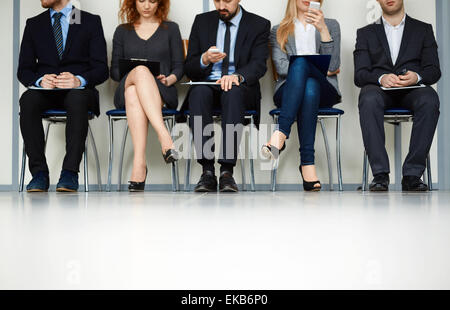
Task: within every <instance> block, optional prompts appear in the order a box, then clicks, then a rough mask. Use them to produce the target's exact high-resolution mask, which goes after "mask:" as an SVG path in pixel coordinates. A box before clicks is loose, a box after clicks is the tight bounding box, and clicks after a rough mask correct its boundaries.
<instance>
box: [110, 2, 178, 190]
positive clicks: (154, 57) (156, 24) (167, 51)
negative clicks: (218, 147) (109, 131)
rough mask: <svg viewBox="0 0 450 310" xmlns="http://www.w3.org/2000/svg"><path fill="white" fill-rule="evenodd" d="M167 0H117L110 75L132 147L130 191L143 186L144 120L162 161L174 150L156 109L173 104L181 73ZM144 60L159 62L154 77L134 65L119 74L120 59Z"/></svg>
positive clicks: (173, 157)
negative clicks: (118, 22) (155, 139)
mask: <svg viewBox="0 0 450 310" xmlns="http://www.w3.org/2000/svg"><path fill="white" fill-rule="evenodd" d="M169 7H170V0H122V1H121V8H120V12H119V17H120V19H121V21H122V23H123V24H121V25H120V26H118V27H117V29H116V32H115V33H114V39H113V53H112V63H111V78H112V79H113V80H115V81H118V82H120V84H119V86H118V88H117V90H116V93H115V98H114V104H115V106H116V108H118V109H123V108H125V109H126V112H127V119H128V126H129V128H130V132H131V137H132V140H133V146H134V159H133V170H132V173H131V181H130V182H129V183H130V185H129V190H130V191H143V190H144V187H145V181H146V177H147V164H146V144H147V135H148V122H150V124H151V125H152V127H153V128H154V129H155V131H156V133H157V135H158V139H159V142H160V144H161V148H162V153H163V157H164V160H165V161H166V163H172V162H174V161H175V160H177V158H178V155H177V153H176V151H175V150H174V145H173V141H172V138H171V136H170V133H169V132H168V130H167V128H166V126H165V125H164V121H163V115H162V108H163V107H167V108H171V109H176V108H177V107H178V94H177V90H176V88H175V86H174V84H175V83H176V82H177V81H179V80H180V79H181V78H182V77H183V74H184V73H183V63H184V55H183V43H182V40H181V34H180V30H179V27H178V25H177V24H176V23H174V22H170V21H168V20H167V15H168V14H169ZM132 58H136V59H146V60H149V61H155V62H159V63H160V71H161V74H160V75H159V76H157V77H156V78H155V77H154V76H153V75H152V73H151V72H150V71H149V69H148V68H147V67H145V66H138V67H136V68H134V69H133V70H132V71H130V72H129V73H128V74H127V75H125V76H124V77H122V78H121V76H120V70H119V60H120V59H132Z"/></svg>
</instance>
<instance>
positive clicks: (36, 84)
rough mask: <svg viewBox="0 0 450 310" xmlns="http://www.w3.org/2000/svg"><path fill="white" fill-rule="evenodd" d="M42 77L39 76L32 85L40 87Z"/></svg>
mask: <svg viewBox="0 0 450 310" xmlns="http://www.w3.org/2000/svg"><path fill="white" fill-rule="evenodd" d="M43 78H44V77H41V78H40V79H39V80H37V81H36V83H34V85H35V86H36V87H41V82H42V79H43Z"/></svg>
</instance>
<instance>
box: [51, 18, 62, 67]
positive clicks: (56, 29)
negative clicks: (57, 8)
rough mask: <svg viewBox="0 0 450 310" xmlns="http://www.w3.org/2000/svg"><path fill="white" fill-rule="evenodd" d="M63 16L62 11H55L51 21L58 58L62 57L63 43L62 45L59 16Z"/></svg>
mask: <svg viewBox="0 0 450 310" xmlns="http://www.w3.org/2000/svg"><path fill="white" fill-rule="evenodd" d="M62 16H63V13H61V12H59V13H55V14H54V15H53V18H54V19H55V21H54V22H53V34H54V35H55V41H56V49H57V50H58V55H59V59H62V55H63V52H64V45H63V35H62V28H61V17H62Z"/></svg>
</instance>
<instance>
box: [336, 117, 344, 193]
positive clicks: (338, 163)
mask: <svg viewBox="0 0 450 310" xmlns="http://www.w3.org/2000/svg"><path fill="white" fill-rule="evenodd" d="M336 168H337V174H338V186H339V191H340V192H342V191H343V190H344V187H343V182H342V165H341V115H339V116H338V117H337V118H336Z"/></svg>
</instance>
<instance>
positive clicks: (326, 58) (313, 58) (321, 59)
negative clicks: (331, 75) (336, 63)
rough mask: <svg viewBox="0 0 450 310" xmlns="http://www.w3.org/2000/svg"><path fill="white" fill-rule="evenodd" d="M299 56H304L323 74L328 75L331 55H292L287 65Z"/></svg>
mask: <svg viewBox="0 0 450 310" xmlns="http://www.w3.org/2000/svg"><path fill="white" fill-rule="evenodd" d="M299 57H303V58H306V59H307V60H308V62H309V63H311V64H312V65H314V66H315V67H316V68H317V69H318V70H319V71H320V72H321V73H322V74H323V75H325V76H328V68H329V67H330V62H331V55H293V56H291V57H290V59H289V65H290V64H291V63H292V62H293V61H294V60H295V59H297V58H299Z"/></svg>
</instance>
